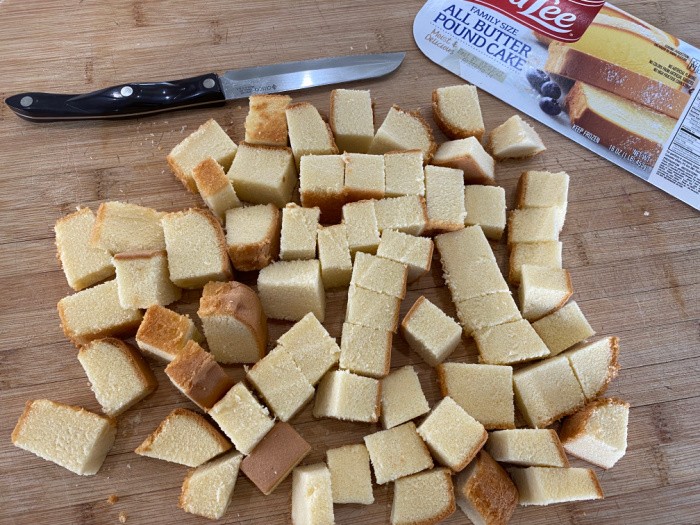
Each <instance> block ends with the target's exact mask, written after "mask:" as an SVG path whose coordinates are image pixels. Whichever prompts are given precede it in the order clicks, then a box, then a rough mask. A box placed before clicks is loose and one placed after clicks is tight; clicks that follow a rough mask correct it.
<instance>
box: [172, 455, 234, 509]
mask: <svg viewBox="0 0 700 525" xmlns="http://www.w3.org/2000/svg"><path fill="white" fill-rule="evenodd" d="M242 459H243V456H241V454H240V453H239V452H236V451H235V450H234V451H231V452H228V453H227V454H225V455H223V456H221V457H220V458H217V459H214V460H212V461H209V462H208V463H205V464H204V465H200V466H199V467H197V468H195V469H192V470H190V471H189V472H188V473H187V476H185V480H184V481H183V482H182V489H181V492H180V500H179V503H178V507H180V508H181V509H182V510H184V511H185V512H188V513H190V514H195V515H197V516H203V517H205V518H209V519H211V520H218V519H220V518H222V517H223V516H224V514H225V513H226V509H228V506H229V503H230V502H231V496H232V495H233V490H234V487H235V486H236V479H237V478H238V469H239V467H240V465H241V460H242Z"/></svg>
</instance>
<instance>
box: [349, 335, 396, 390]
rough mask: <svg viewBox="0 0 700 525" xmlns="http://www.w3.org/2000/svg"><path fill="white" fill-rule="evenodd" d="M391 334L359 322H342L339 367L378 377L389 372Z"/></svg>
mask: <svg viewBox="0 0 700 525" xmlns="http://www.w3.org/2000/svg"><path fill="white" fill-rule="evenodd" d="M392 340H393V334H392V333H391V332H388V331H386V330H378V329H376V328H370V327H368V326H362V325H359V324H351V323H343V334H342V336H341V341H340V368H341V369H344V370H349V371H350V372H353V373H355V374H360V375H363V376H368V377H374V378H377V379H380V378H382V377H385V376H386V375H387V374H388V373H389V368H390V366H391V343H392Z"/></svg>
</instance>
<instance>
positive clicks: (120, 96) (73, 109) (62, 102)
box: [5, 53, 406, 122]
mask: <svg viewBox="0 0 700 525" xmlns="http://www.w3.org/2000/svg"><path fill="white" fill-rule="evenodd" d="M405 55H406V54H405V53H380V54H373V55H351V56H341V57H333V58H319V59H314V60H303V61H300V62H286V63H282V64H274V65H269V66H257V67H249V68H245V69H233V70H230V71H226V72H225V73H223V74H222V75H218V74H217V73H207V74H205V75H200V76H196V77H190V78H183V79H180V80H169V81H165V82H130V83H126V84H119V85H116V86H111V87H108V88H105V89H101V90H98V91H93V92H91V93H84V94H59V93H36V92H27V93H18V94H16V95H12V96H10V97H8V98H7V99H5V103H6V104H7V105H8V106H9V108H10V109H11V110H12V111H14V112H15V113H16V114H17V115H18V116H20V117H22V118H23V119H26V120H29V121H32V122H55V121H64V120H92V119H118V118H132V117H140V116H143V115H151V114H155V113H162V112H164V111H171V110H175V109H187V108H192V107H203V106H220V105H223V104H224V103H225V102H226V101H227V100H235V99H240V98H246V97H249V96H250V95H254V94H270V93H282V92H288V91H298V90H301V89H307V88H311V87H317V86H326V85H329V84H339V83H343V82H351V81H355V80H364V79H368V78H377V77H381V76H384V75H387V74H389V73H391V72H392V71H395V70H396V69H397V68H398V67H399V66H400V65H401V62H403V59H404V57H405Z"/></svg>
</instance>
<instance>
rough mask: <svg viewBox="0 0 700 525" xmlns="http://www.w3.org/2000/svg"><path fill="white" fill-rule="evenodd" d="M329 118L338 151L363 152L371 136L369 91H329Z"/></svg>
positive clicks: (371, 113)
mask: <svg viewBox="0 0 700 525" xmlns="http://www.w3.org/2000/svg"><path fill="white" fill-rule="evenodd" d="M329 122H330V125H331V130H332V131H333V135H334V136H335V142H336V143H337V144H338V149H339V150H340V151H347V152H351V153H367V150H369V147H370V145H371V144H372V139H373V138H374V111H373V103H372V97H371V96H370V93H369V91H368V90H361V89H334V90H333V91H331V114H330V119H329Z"/></svg>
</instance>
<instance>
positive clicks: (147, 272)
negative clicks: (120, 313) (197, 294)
mask: <svg viewBox="0 0 700 525" xmlns="http://www.w3.org/2000/svg"><path fill="white" fill-rule="evenodd" d="M112 264H113V265H114V268H115V269H116V271H117V279H116V280H117V293H118V294H119V304H120V305H121V306H122V308H149V307H151V306H153V305H161V306H165V305H168V304H170V303H172V302H175V301H177V300H178V299H180V296H181V295H182V290H180V288H178V287H177V286H175V285H174V284H173V283H172V281H171V280H170V272H169V271H168V254H167V253H166V252H165V250H161V251H154V252H126V253H118V254H116V255H115V256H114V257H113V258H112Z"/></svg>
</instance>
